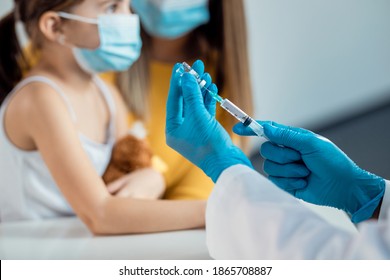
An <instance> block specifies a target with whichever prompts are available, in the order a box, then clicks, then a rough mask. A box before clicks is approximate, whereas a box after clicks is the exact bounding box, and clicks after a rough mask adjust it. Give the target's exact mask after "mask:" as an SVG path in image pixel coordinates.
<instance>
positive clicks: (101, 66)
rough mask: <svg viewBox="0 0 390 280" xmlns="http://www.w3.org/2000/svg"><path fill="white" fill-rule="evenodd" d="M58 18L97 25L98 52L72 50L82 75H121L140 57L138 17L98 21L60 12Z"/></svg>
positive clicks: (102, 16)
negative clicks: (113, 73) (107, 73)
mask: <svg viewBox="0 0 390 280" xmlns="http://www.w3.org/2000/svg"><path fill="white" fill-rule="evenodd" d="M58 15H59V16H60V17H62V18H66V19H70V20H76V21H80V22H85V23H90V24H97V25H98V30H99V38H100V46H99V47H98V48H97V49H94V50H91V49H85V48H77V47H74V48H73V53H74V56H75V59H76V61H77V62H78V63H79V65H80V67H81V68H83V69H84V70H85V71H87V72H90V73H101V72H108V71H124V70H127V69H129V68H130V66H131V65H132V64H133V63H134V62H135V61H136V60H137V59H138V57H139V56H140V53H141V47H142V41H141V36H140V22H139V17H138V16H137V15H132V14H116V15H101V16H99V17H98V18H97V19H91V18H86V17H81V16H78V15H74V14H69V13H65V12H59V13H58ZM63 41H65V40H63Z"/></svg>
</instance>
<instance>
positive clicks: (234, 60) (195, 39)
mask: <svg viewBox="0 0 390 280" xmlns="http://www.w3.org/2000/svg"><path fill="white" fill-rule="evenodd" d="M209 9H210V21H209V22H208V23H207V24H205V25H202V26H200V27H199V28H197V29H196V30H194V31H193V32H192V34H191V36H192V38H191V46H193V47H196V48H198V50H199V52H200V54H201V57H200V59H202V60H204V61H205V63H206V67H207V63H211V64H212V65H213V66H212V67H214V69H215V70H216V73H215V74H216V75H215V77H213V81H214V83H216V84H217V85H218V88H219V90H220V92H221V93H222V95H224V97H226V98H229V99H230V100H231V101H232V102H234V103H235V104H237V105H238V106H239V107H241V108H242V109H244V110H245V111H246V112H247V113H249V114H252V112H253V108H252V87H251V82H250V75H249V60H248V59H249V58H248V43H247V29H246V20H245V12H244V1H243V0H210V1H209ZM142 40H143V49H142V54H141V57H140V59H139V60H138V61H137V62H136V63H135V64H134V65H133V66H132V67H131V69H130V70H128V71H126V72H123V73H120V74H119V75H118V77H117V85H118V87H119V88H120V90H121V92H122V94H123V95H124V98H125V100H126V103H127V105H128V107H129V109H130V110H131V112H132V113H133V114H134V116H135V117H136V118H139V119H143V120H146V119H147V118H148V114H149V111H148V104H147V103H148V93H149V82H150V77H149V63H150V58H149V57H150V55H149V45H150V44H149V41H150V36H149V35H148V34H146V32H144V31H143V32H142ZM235 123H236V121H235V120H234V118H228V119H226V121H225V122H223V125H224V126H225V128H226V129H228V130H229V129H231V127H232V126H233V124H235Z"/></svg>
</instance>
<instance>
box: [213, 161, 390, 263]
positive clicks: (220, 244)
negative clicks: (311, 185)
mask: <svg viewBox="0 0 390 280" xmlns="http://www.w3.org/2000/svg"><path fill="white" fill-rule="evenodd" d="M389 186H390V184H389V182H388V181H387V182H386V191H385V196H384V198H383V202H382V207H381V212H380V216H379V219H378V221H367V222H363V223H360V224H359V225H358V229H359V231H358V232H356V233H353V232H349V231H345V230H343V229H341V228H339V227H336V226H334V225H331V224H329V222H327V221H325V220H324V219H323V218H321V217H320V216H318V215H317V214H316V213H314V212H313V211H312V210H310V209H309V208H307V207H305V206H304V205H303V204H301V203H300V202H299V201H298V200H297V199H295V198H294V197H292V196H291V195H289V194H288V193H286V192H284V191H282V190H280V189H279V188H277V187H276V186H275V185H273V184H272V183H271V182H270V181H269V180H268V179H266V178H265V177H264V176H262V175H260V174H259V173H257V172H256V171H254V170H252V169H250V168H249V167H246V166H244V165H235V166H232V167H230V168H228V169H227V170H225V171H224V172H223V173H222V174H221V176H220V178H219V179H218V181H217V184H216V185H215V188H214V190H213V192H212V194H211V196H210V198H209V201H208V204H207V210H206V231H207V245H208V249H209V252H210V255H211V257H213V258H215V259H390V220H389V218H390V187H389Z"/></svg>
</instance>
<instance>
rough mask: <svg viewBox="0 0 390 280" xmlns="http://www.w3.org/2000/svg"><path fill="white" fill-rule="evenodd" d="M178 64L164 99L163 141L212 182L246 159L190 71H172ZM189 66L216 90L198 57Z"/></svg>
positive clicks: (210, 100)
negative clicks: (165, 104)
mask: <svg viewBox="0 0 390 280" xmlns="http://www.w3.org/2000/svg"><path fill="white" fill-rule="evenodd" d="M179 66H180V65H179V64H177V65H176V66H175V67H174V69H173V73H172V77H171V85H170V89H169V95H168V101H167V120H166V129H165V133H166V141H167V144H168V145H169V146H170V147H171V148H173V149H175V150H176V151H178V152H179V153H180V154H182V155H183V156H184V157H186V158H187V159H189V160H190V161H191V162H192V163H194V164H195V165H197V166H198V167H199V168H201V169H202V170H203V172H205V173H206V174H207V175H208V176H209V177H210V178H211V179H212V180H213V181H214V182H216V181H217V180H218V178H219V176H220V174H221V173H222V171H223V170H225V169H226V168H228V167H230V166H232V165H235V164H245V165H248V166H250V167H251V166H252V165H251V163H250V161H249V159H248V158H247V157H246V156H245V154H244V153H243V152H242V151H241V150H240V149H239V148H238V147H236V146H235V145H234V144H233V142H232V140H231V139H230V136H229V134H228V133H227V132H226V131H225V130H224V129H223V127H222V126H221V125H220V124H219V123H218V122H217V120H216V119H215V107H216V104H215V101H214V100H213V99H212V98H211V97H210V96H209V94H208V93H207V92H205V93H204V96H203V95H202V93H201V91H200V87H199V85H198V83H197V82H196V80H195V78H194V77H193V76H192V75H191V74H188V73H185V74H184V75H183V76H182V77H180V75H179V74H178V73H176V70H177V69H178V67H179ZM192 67H193V69H194V70H195V71H196V72H197V73H198V74H199V75H200V76H202V79H204V80H206V82H207V83H206V87H208V88H209V89H210V90H213V91H215V92H218V89H217V87H216V86H215V85H214V84H211V85H210V83H211V78H210V75H208V74H204V65H203V63H202V62H201V61H199V60H198V61H197V62H195V63H194V65H193V66H192ZM180 79H181V83H180Z"/></svg>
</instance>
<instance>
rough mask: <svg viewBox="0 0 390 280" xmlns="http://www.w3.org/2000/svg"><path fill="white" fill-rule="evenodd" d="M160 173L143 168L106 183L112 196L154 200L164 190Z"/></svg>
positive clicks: (159, 196) (161, 194)
mask: <svg viewBox="0 0 390 280" xmlns="http://www.w3.org/2000/svg"><path fill="white" fill-rule="evenodd" d="M165 187H166V186H165V180H164V177H163V176H162V174H161V173H160V172H158V171H156V170H154V169H152V168H143V169H139V170H136V171H134V172H132V173H129V174H127V175H125V176H123V177H121V178H119V179H118V180H116V181H114V182H112V183H110V184H108V185H107V190H108V191H109V192H110V193H111V194H112V195H114V196H118V197H131V198H137V199H150V200H155V199H159V198H161V197H162V196H163V194H164V192H165Z"/></svg>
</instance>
